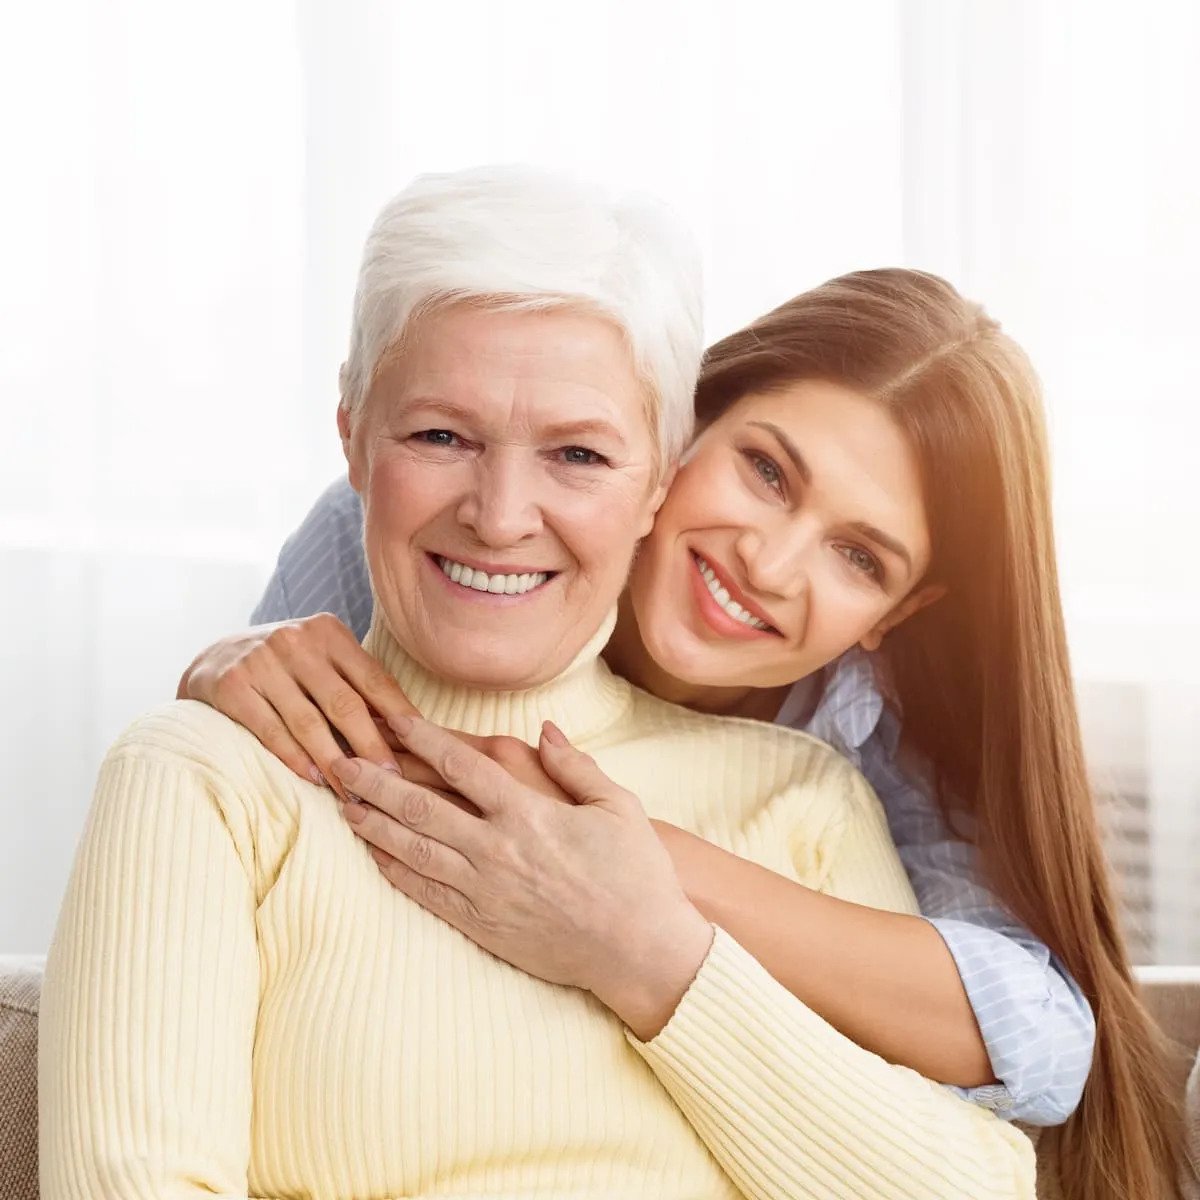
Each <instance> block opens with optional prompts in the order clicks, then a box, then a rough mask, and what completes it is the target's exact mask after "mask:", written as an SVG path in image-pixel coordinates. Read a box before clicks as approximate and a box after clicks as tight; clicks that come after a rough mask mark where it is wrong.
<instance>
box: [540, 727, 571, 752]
mask: <svg viewBox="0 0 1200 1200" xmlns="http://www.w3.org/2000/svg"><path fill="white" fill-rule="evenodd" d="M542 737H544V738H545V739H546V741H548V742H549V743H550V745H552V746H566V745H569V744H570V743H568V741H567V735H566V734H565V733H563V731H562V730H561V729H559V727H558V726H557V725H555V723H554V722H553V721H543V722H542Z"/></svg>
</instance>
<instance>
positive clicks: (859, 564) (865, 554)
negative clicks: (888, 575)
mask: <svg viewBox="0 0 1200 1200" xmlns="http://www.w3.org/2000/svg"><path fill="white" fill-rule="evenodd" d="M841 551H842V556H843V557H844V558H845V559H846V561H847V562H848V563H849V564H850V565H851V566H852V567H853V568H854V569H855V570H856V571H861V572H862V574H864V575H869V576H870V577H871V578H872V579H876V580H879V581H881V582H882V580H883V565H882V564H881V563H880V561H879V559H877V558H876V557H875V555H873V554H872V553H871V552H870V551H869V550H864V549H863V548H862V547H861V546H842V547H841Z"/></svg>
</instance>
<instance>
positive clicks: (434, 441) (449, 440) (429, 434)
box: [415, 429, 458, 446]
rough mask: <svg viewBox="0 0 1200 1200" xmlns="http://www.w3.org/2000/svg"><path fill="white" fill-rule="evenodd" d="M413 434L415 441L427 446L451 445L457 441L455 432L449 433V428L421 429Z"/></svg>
mask: <svg viewBox="0 0 1200 1200" xmlns="http://www.w3.org/2000/svg"><path fill="white" fill-rule="evenodd" d="M415 436H416V439H417V441H419V442H424V443H425V444H426V445H428V446H453V445H454V444H455V442H457V441H458V436H457V434H453V433H451V432H450V430H449V429H422V430H421V432H420V433H418V434H416V435H415Z"/></svg>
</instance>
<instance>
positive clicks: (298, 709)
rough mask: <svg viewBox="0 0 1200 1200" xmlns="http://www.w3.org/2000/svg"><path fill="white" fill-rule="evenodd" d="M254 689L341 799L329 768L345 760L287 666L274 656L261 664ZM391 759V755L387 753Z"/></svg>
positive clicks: (321, 715) (326, 724) (323, 718)
mask: <svg viewBox="0 0 1200 1200" xmlns="http://www.w3.org/2000/svg"><path fill="white" fill-rule="evenodd" d="M255 687H256V688H257V690H258V691H259V692H260V693H261V695H262V696H263V697H264V698H265V699H266V700H267V702H268V703H269V704H270V705H271V706H272V707H273V708H274V709H275V711H276V712H278V713H279V716H280V717H281V718H282V719H283V723H284V724H285V725H286V727H287V731H288V733H289V734H290V735H291V737H292V738H294V739H295V741H297V742H298V743H299V744H300V746H301V747H302V748H303V750H304V752H305V753H306V754H307V755H308V756H309V757H310V758H311V759H312V760H313V762H315V763H316V764H317V768H318V770H319V771H320V773H321V776H322V778H323V779H324V780H325V782H326V783H327V784H328V785H329V786H330V787H332V788H333V790H334V791H335V792H337V794H338V795H339V796H341V797H342V799H345V798H346V797H345V792H344V790H343V789H342V788H341V786H340V784H339V783H338V781H337V779H336V777H335V776H334V775H333V773H332V770H331V767H332V764H333V763H335V762H338V761H339V760H340V759H343V758H345V757H346V752H345V751H344V750H343V749H342V748H341V746H339V745H338V742H337V738H336V736H335V734H334V730H333V728H332V726H331V725H330V724H329V719H328V718H327V717H326V716H325V714H324V712H322V711H321V709H320V708H319V707H318V706H317V705H316V704H314V703H313V701H312V698H311V697H310V696H309V695H308V693H307V692H306V691H305V689H304V688H303V687H302V686H301V685H300V683H299V682H298V681H297V679H296V678H295V677H294V676H293V675H292V674H291V673H290V671H289V670H288V668H287V666H286V665H285V664H284V663H283V662H281V661H280V660H279V659H277V658H275V657H274V656H272V657H270V658H266V659H264V660H263V663H262V664H261V667H260V670H259V672H258V675H257V677H256V679H255ZM388 757H389V758H390V752H388Z"/></svg>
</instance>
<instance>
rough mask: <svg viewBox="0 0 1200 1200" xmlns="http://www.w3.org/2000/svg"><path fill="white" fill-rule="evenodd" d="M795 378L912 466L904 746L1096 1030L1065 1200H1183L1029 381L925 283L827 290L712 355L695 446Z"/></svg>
mask: <svg viewBox="0 0 1200 1200" xmlns="http://www.w3.org/2000/svg"><path fill="white" fill-rule="evenodd" d="M804 379H823V380H827V381H831V382H835V383H840V384H844V385H846V386H849V387H852V388H854V389H855V390H856V391H859V392H861V393H863V394H866V395H868V396H871V397H873V398H875V399H877V400H878V401H879V402H880V403H881V404H884V405H886V406H887V408H888V410H889V412H890V413H891V414H892V416H893V418H894V419H895V420H896V421H897V422H898V423H899V425H900V426H901V428H902V429H904V431H905V432H906V433H907V435H908V437H909V439H910V441H911V444H912V445H913V447H914V448H915V450H916V453H917V456H918V460H919V462H920V465H921V474H922V479H923V484H924V488H925V504H926V511H927V513H928V519H929V523H930V535H931V541H932V546H933V556H932V561H931V564H930V567H929V571H928V573H927V576H926V578H927V580H929V581H931V582H939V583H943V584H945V585H946V586H947V588H948V591H947V593H946V595H945V596H944V597H943V598H942V599H941V600H939V601H938V602H937V603H935V604H933V605H931V606H929V607H928V608H925V609H923V610H922V611H920V612H918V613H916V614H915V615H914V616H912V617H910V618H909V619H908V620H907V621H905V622H904V623H903V624H901V625H900V626H898V627H897V628H896V629H894V630H893V631H892V632H891V633H890V634H889V635H888V637H887V640H886V643H885V650H886V658H887V662H888V667H889V673H890V678H891V682H892V685H893V687H894V689H895V694H896V697H897V699H898V701H899V704H900V707H901V709H902V712H903V725H904V737H905V739H906V742H907V744H908V745H910V746H911V747H912V748H913V749H914V750H916V751H917V752H919V753H920V754H921V755H922V756H924V758H925V759H926V760H927V761H928V762H929V763H931V764H932V766H933V768H934V770H935V773H936V779H937V785H938V796H939V802H940V803H941V805H942V807H943V811H944V812H945V815H946V817H947V820H948V821H949V822H950V823H951V824H952V826H953V825H956V824H957V825H961V824H962V822H960V821H956V817H957V816H958V814H959V813H960V812H966V813H967V814H969V815H970V817H971V818H972V820H971V822H970V828H971V830H972V833H971V836H972V839H973V841H974V842H975V844H976V846H977V849H978V852H979V857H980V862H981V864H982V868H983V870H984V872H985V875H986V878H987V882H988V883H989V884H990V886H991V887H992V888H993V890H994V891H995V892H996V894H997V895H998V896H999V897H1000V898H1001V899H1002V900H1003V902H1004V903H1005V904H1006V905H1007V906H1008V908H1009V909H1010V910H1011V911H1012V913H1013V914H1014V915H1015V916H1016V917H1017V918H1018V919H1019V920H1020V921H1022V922H1023V923H1024V924H1025V925H1026V926H1027V927H1028V928H1029V929H1030V930H1032V931H1033V933H1034V934H1036V935H1037V936H1038V937H1039V938H1040V939H1041V940H1042V941H1043V942H1045V944H1046V945H1047V946H1049V947H1050V949H1051V950H1052V951H1053V952H1054V953H1055V954H1056V955H1057V956H1058V957H1059V959H1060V960H1061V961H1062V962H1063V963H1064V964H1065V966H1066V968H1067V969H1068V970H1069V971H1070V973H1071V974H1072V976H1073V977H1074V978H1075V980H1076V981H1077V982H1078V984H1079V986H1080V987H1081V988H1082V990H1083V992H1084V994H1085V995H1086V996H1087V999H1088V1001H1089V1003H1090V1004H1091V1006H1092V1011H1093V1012H1094V1014H1095V1017H1096V1046H1095V1053H1094V1056H1093V1060H1092V1069H1091V1074H1090V1076H1089V1079H1088V1083H1087V1085H1086V1086H1085V1088H1084V1092H1083V1099H1082V1101H1081V1103H1080V1105H1079V1107H1078V1109H1077V1110H1076V1111H1075V1113H1074V1114H1073V1115H1072V1116H1071V1118H1070V1119H1069V1120H1068V1121H1067V1122H1066V1124H1065V1125H1063V1126H1061V1127H1059V1128H1056V1129H1053V1130H1047V1131H1045V1133H1044V1135H1043V1136H1044V1137H1048V1138H1050V1139H1053V1140H1056V1141H1057V1142H1058V1145H1057V1147H1056V1149H1057V1151H1058V1153H1057V1154H1056V1155H1053V1156H1051V1157H1052V1158H1054V1159H1056V1160H1057V1162H1058V1164H1059V1174H1060V1176H1061V1178H1060V1180H1059V1181H1058V1182H1059V1185H1060V1187H1061V1190H1062V1194H1063V1195H1064V1196H1065V1197H1067V1200H1130V1198H1133V1197H1136V1198H1137V1200H1143V1198H1144V1200H1152V1198H1157V1197H1160V1196H1161V1197H1175V1196H1177V1195H1178V1184H1177V1182H1176V1180H1177V1179H1178V1170H1179V1166H1180V1161H1181V1149H1180V1147H1181V1142H1182V1138H1181V1130H1182V1118H1181V1114H1180V1106H1179V1105H1178V1104H1176V1103H1175V1102H1174V1101H1173V1098H1172V1097H1171V1096H1170V1094H1169V1092H1168V1086H1167V1075H1166V1068H1165V1064H1164V1058H1163V1048H1162V1046H1161V1045H1160V1042H1161V1035H1160V1034H1159V1032H1158V1030H1157V1029H1156V1027H1155V1026H1154V1024H1153V1022H1152V1021H1151V1020H1150V1018H1149V1017H1148V1015H1147V1013H1146V1011H1145V1009H1144V1008H1143V1006H1142V1004H1141V1001H1140V999H1139V997H1138V993H1137V988H1136V985H1135V983H1134V981H1133V979H1132V976H1131V972H1130V967H1129V961H1128V957H1127V955H1126V952H1125V947H1124V943H1123V940H1122V936H1121V932H1120V928H1119V925H1118V920H1117V915H1116V907H1115V904H1114V899H1113V887H1112V884H1111V882H1110V879H1109V874H1108V870H1107V867H1106V863H1105V859H1104V854H1103V850H1102V848H1101V841H1100V835H1099V830H1098V823H1097V818H1096V809H1095V804H1094V800H1093V796H1092V793H1091V789H1090V787H1089V782H1088V777H1087V772H1086V768H1085V765H1084V756H1083V748H1082V744H1081V737H1080V732H1079V720H1078V715H1077V712H1076V706H1075V694H1074V687H1073V684H1072V680H1071V672H1070V664H1069V661H1068V656H1067V641H1066V633H1065V630H1064V626H1063V616H1062V604H1061V601H1060V597H1059V586H1058V569H1057V566H1056V562H1055V553H1054V535H1053V528H1052V520H1051V500H1050V479H1049V463H1048V453H1047V444H1046V433H1045V425H1044V418H1043V413H1042V404H1041V393H1040V388H1039V386H1038V382H1037V378H1036V376H1035V375H1034V372H1033V369H1032V368H1031V366H1030V364H1029V362H1028V360H1027V359H1026V357H1025V355H1024V353H1023V352H1022V351H1021V349H1020V348H1019V347H1018V346H1017V345H1016V343H1015V342H1014V341H1013V340H1012V339H1011V338H1010V337H1008V336H1007V335H1006V334H1004V333H1003V332H1002V331H1001V330H1000V327H999V326H998V325H997V324H996V322H995V321H993V320H991V319H990V318H989V317H988V316H987V315H986V314H985V313H984V312H983V310H982V309H981V308H979V306H977V305H975V304H972V303H970V302H969V301H967V300H965V299H964V298H963V297H962V296H960V295H959V294H958V293H957V292H956V291H955V290H954V288H952V287H951V286H950V285H949V284H948V283H946V282H945V281H944V280H942V279H939V278H937V277H936V276H934V275H928V274H925V273H923V272H918V271H908V270H898V269H896V270H881V271H863V272H858V273H856V274H852V275H845V276H842V277H840V278H838V279H834V280H831V281H830V282H829V283H826V284H823V285H822V286H821V287H818V288H814V289H813V290H812V291H809V292H805V293H804V294H803V295H801V296H798V297H796V298H795V299H794V300H791V301H789V302H788V303H786V304H784V305H782V306H780V307H779V308H777V309H775V310H774V311H772V312H770V313H768V314H767V315H766V316H765V317H762V318H761V319H760V320H758V321H755V322H754V323H753V324H752V325H750V326H749V327H748V328H746V329H743V330H741V331H739V332H738V333H735V334H733V335H731V336H730V337H727V338H725V339H724V340H722V341H720V342H718V343H717V344H716V345H715V346H713V347H712V348H711V349H710V350H709V352H708V354H707V356H706V358H705V362H704V367H703V370H702V372H701V377H700V383H699V388H698V391H697V399H696V407H697V417H698V419H699V422H700V424H701V426H703V425H704V424H705V423H706V422H708V421H711V420H712V419H714V418H715V417H717V416H718V415H719V414H720V413H721V412H723V411H724V410H725V409H726V408H727V407H728V406H729V405H730V404H732V403H733V402H735V401H736V400H737V399H738V398H739V397H741V396H744V395H746V394H748V393H751V392H761V391H771V390H775V389H778V388H781V387H785V386H787V385H789V384H792V383H795V382H797V381H799V380H804Z"/></svg>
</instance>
